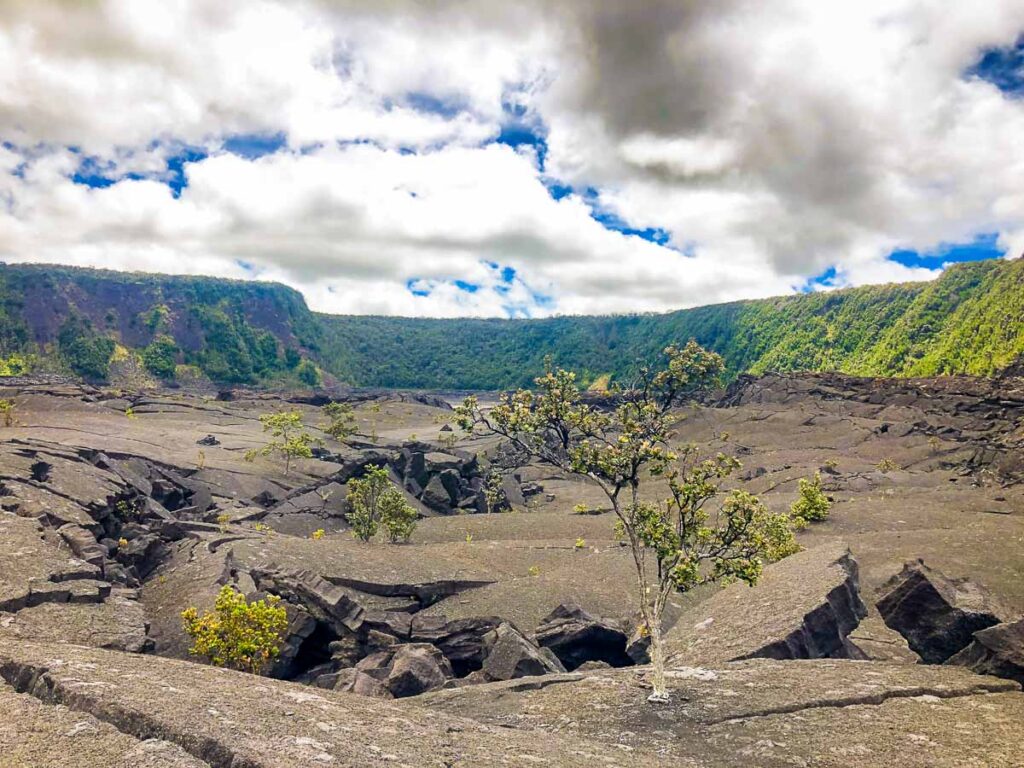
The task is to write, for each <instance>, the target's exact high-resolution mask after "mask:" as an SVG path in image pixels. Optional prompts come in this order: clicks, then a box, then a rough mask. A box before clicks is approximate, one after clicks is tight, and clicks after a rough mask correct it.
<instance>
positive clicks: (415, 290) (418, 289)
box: [405, 277, 430, 296]
mask: <svg viewBox="0 0 1024 768" xmlns="http://www.w3.org/2000/svg"><path fill="white" fill-rule="evenodd" d="M405 288H406V290H408V291H409V293H411V294H412V295H413V296H429V295H430V288H429V287H427V285H426V284H425V283H424V282H423V280H421V279H420V278H418V277H413V278H410V279H409V280H406V281H405Z"/></svg>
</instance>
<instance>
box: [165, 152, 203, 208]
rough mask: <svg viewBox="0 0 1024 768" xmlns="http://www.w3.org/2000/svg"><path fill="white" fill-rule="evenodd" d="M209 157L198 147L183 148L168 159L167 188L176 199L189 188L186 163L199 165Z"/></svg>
mask: <svg viewBox="0 0 1024 768" xmlns="http://www.w3.org/2000/svg"><path fill="white" fill-rule="evenodd" d="M207 157H208V155H207V153H206V151H205V150H202V149H199V148H198V147H182V148H181V149H180V150H179V151H178V152H176V153H175V154H173V155H171V156H169V157H168V158H167V173H168V179H167V186H168V187H170V188H171V194H172V195H174V197H181V190H183V189H184V188H185V187H187V186H188V177H187V176H186V175H185V164H186V163H197V162H199V161H200V160H205V159H206V158H207Z"/></svg>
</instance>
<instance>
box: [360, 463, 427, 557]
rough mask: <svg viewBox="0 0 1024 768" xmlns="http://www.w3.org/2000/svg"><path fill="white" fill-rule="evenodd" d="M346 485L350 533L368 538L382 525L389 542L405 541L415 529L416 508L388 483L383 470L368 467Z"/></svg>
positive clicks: (389, 480) (392, 484)
mask: <svg viewBox="0 0 1024 768" xmlns="http://www.w3.org/2000/svg"><path fill="white" fill-rule="evenodd" d="M347 487H348V503H349V505H350V507H351V511H350V512H349V513H348V515H347V517H348V522H349V525H351V526H352V535H354V536H355V537H356V538H357V539H359V540H360V541H369V540H370V539H372V538H373V537H374V536H376V535H377V531H379V530H380V528H381V526H383V527H384V530H385V531H386V532H387V536H388V540H389V541H391V542H392V543H395V542H398V541H408V539H409V537H410V536H411V535H412V532H413V530H414V529H415V528H416V510H414V509H413V508H412V507H411V506H409V504H408V502H406V500H405V496H403V495H402V492H401V491H400V490H398V488H397V487H396V486H395V484H394V483H392V482H391V479H390V478H389V477H388V471H387V470H386V469H384V468H383V467H369V468H368V470H367V473H366V476H365V477H362V478H357V479H355V480H349V481H348V486H347Z"/></svg>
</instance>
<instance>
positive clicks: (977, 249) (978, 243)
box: [889, 232, 1004, 269]
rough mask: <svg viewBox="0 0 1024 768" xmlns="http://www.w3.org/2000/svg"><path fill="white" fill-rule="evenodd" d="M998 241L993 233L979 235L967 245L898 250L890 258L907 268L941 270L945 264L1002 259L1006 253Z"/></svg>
mask: <svg viewBox="0 0 1024 768" xmlns="http://www.w3.org/2000/svg"><path fill="white" fill-rule="evenodd" d="M998 241H999V235H998V234H996V233H994V232H993V233H987V234H983V235H978V236H977V237H975V238H974V240H972V241H970V242H967V243H942V244H941V245H939V246H938V247H937V248H934V249H933V250H930V251H925V252H923V253H922V252H919V251H913V250H909V249H902V250H897V251H893V252H892V253H890V254H889V258H890V259H892V260H893V261H895V262H896V263H898V264H902V265H903V266H905V267H923V268H925V269H941V268H942V266H943V265H944V264H950V263H954V262H960V261H982V260H984V259H998V258H1001V257H1002V256H1003V255H1004V251H1003V250H1002V249H1001V248H1000V247H999V245H998Z"/></svg>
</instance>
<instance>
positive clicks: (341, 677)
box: [317, 643, 453, 699]
mask: <svg viewBox="0 0 1024 768" xmlns="http://www.w3.org/2000/svg"><path fill="white" fill-rule="evenodd" d="M452 676H453V673H452V667H451V664H449V663H448V660H447V659H446V658H445V657H444V654H442V653H441V652H440V651H439V650H438V649H437V648H435V647H434V646H432V645H430V644H428V643H406V644H404V645H395V646H392V647H391V648H387V649H384V650H381V651H377V652H376V653H371V654H370V655H369V656H367V657H365V658H364V659H362V660H361V661H360V662H359V663H358V664H356V665H355V667H353V668H351V669H343V670H341V671H340V672H337V673H335V674H334V675H320V676H319V677H318V678H317V685H319V686H320V687H329V686H327V683H328V682H330V681H331V679H332V678H333V680H334V685H333V688H334V690H338V691H347V692H350V693H358V694H360V695H362V696H374V697H377V698H384V699H392V698H394V699H404V698H406V697H409V696H418V695H419V694H421V693H426V692H427V691H433V690H437V689H439V688H441V687H442V686H444V684H445V683H447V682H448V681H449V680H450V679H451V678H452Z"/></svg>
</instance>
